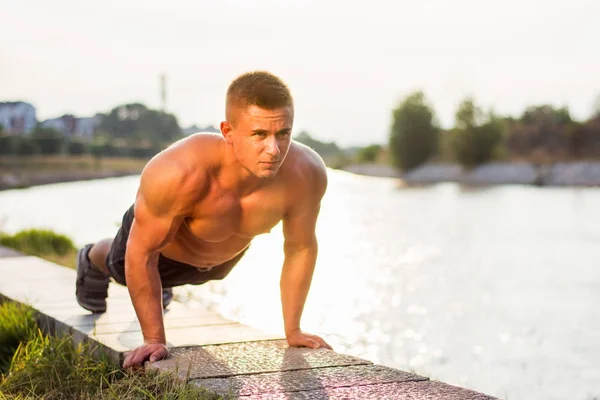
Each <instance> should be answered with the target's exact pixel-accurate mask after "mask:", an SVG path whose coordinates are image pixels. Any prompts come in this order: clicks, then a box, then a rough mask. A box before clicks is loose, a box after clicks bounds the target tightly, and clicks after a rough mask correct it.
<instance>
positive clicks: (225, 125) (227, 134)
mask: <svg viewBox="0 0 600 400" xmlns="http://www.w3.org/2000/svg"><path fill="white" fill-rule="evenodd" d="M221 134H222V135H223V138H224V139H225V142H226V143H227V144H232V143H233V138H232V137H231V136H232V135H233V126H231V123H229V121H222V122H221Z"/></svg>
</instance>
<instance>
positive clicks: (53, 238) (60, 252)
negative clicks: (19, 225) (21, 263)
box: [0, 229, 77, 268]
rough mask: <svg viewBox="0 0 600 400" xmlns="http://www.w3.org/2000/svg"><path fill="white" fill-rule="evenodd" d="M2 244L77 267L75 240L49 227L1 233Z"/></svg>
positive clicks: (0, 242)
mask: <svg viewBox="0 0 600 400" xmlns="http://www.w3.org/2000/svg"><path fill="white" fill-rule="evenodd" d="M0 245H2V246H5V247H10V248H12V249H15V250H17V251H20V252H22V253H25V254H28V255H31V256H36V257H40V258H44V259H47V260H48V261H52V262H54V263H57V264H60V265H64V266H66V267H69V268H75V257H76V256H77V248H76V247H75V245H74V244H73V241H72V240H71V239H70V238H69V237H67V236H65V235H62V234H59V233H55V232H53V231H50V230H47V229H28V230H24V231H20V232H18V233H16V234H14V235H8V234H5V233H0Z"/></svg>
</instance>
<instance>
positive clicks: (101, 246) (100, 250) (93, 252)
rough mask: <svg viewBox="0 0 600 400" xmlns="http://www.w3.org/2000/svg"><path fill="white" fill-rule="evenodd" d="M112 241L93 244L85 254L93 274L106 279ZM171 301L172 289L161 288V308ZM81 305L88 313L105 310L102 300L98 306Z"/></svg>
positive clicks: (104, 303) (104, 302) (108, 273)
mask: <svg viewBox="0 0 600 400" xmlns="http://www.w3.org/2000/svg"><path fill="white" fill-rule="evenodd" d="M113 241H114V239H104V240H101V241H99V242H98V243H96V244H94V245H93V246H92V247H91V248H90V249H88V253H87V258H88V260H89V264H90V267H91V268H93V270H94V272H95V271H98V272H100V273H102V275H104V276H106V277H107V278H108V277H109V276H110V272H109V270H108V266H107V265H106V260H107V256H108V253H109V252H110V248H111V246H112V243H113ZM84 249H85V247H84ZM106 288H107V289H108V283H107V284H106ZM102 295H103V292H102V291H101V296H95V297H102ZM107 295H108V292H107ZM104 299H106V297H104ZM78 300H79V299H78ZM99 300H100V299H99ZM172 300H173V289H172V288H163V307H165V308H166V307H167V306H168V305H169V304H170V303H171V301H172ZM81 303H82V302H80V303H79V304H80V305H82V307H84V308H86V309H87V310H89V311H93V312H104V311H105V310H106V300H104V301H101V300H100V304H99V305H98V304H95V305H93V306H90V305H89V304H85V303H89V301H88V302H84V304H81ZM86 306H87V307H86ZM90 308H91V309H90Z"/></svg>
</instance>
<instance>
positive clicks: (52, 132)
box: [31, 125, 66, 154]
mask: <svg viewBox="0 0 600 400" xmlns="http://www.w3.org/2000/svg"><path fill="white" fill-rule="evenodd" d="M31 138H32V140H33V142H34V143H35V144H36V145H37V147H38V148H39V150H40V153H41V154H59V153H62V151H63V149H64V147H65V143H66V140H65V136H64V135H63V134H62V133H61V132H59V131H57V130H56V129H53V128H44V127H42V126H39V125H38V126H36V128H35V129H34V130H33V132H32V133H31Z"/></svg>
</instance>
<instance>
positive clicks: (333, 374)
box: [192, 365, 428, 396]
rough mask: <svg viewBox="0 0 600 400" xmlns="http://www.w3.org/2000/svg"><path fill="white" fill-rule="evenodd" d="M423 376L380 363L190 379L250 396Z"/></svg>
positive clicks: (220, 390) (219, 390)
mask: <svg viewBox="0 0 600 400" xmlns="http://www.w3.org/2000/svg"><path fill="white" fill-rule="evenodd" d="M425 380H428V378H425V377H422V376H419V375H414V374H410V373H408V372H403V371H398V370H395V369H391V368H387V367H384V366H381V365H352V366H345V367H332V368H315V369H302V370H295V371H285V372H277V373H267V374H256V375H237V376H231V377H228V378H207V379H196V380H193V381H192V382H193V383H194V384H196V385H198V386H202V387H204V388H206V389H208V390H210V391H212V392H215V393H218V394H220V395H228V394H231V393H235V395H236V396H251V395H259V394H267V393H280V392H298V391H306V390H323V389H326V388H335V387H346V386H364V385H372V384H382V383H390V382H408V381H425Z"/></svg>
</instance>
